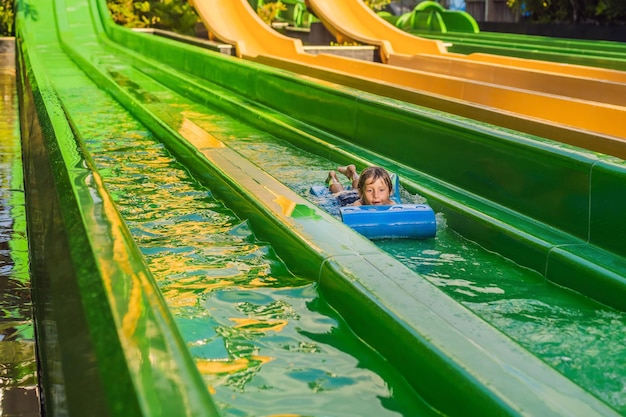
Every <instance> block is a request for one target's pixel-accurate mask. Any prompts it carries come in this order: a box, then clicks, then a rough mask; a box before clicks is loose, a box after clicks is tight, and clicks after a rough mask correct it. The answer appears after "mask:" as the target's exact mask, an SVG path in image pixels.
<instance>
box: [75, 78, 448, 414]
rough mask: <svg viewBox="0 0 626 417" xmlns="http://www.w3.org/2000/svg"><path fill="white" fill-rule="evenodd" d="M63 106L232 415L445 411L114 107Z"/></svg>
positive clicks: (99, 101) (95, 103)
mask: <svg viewBox="0 0 626 417" xmlns="http://www.w3.org/2000/svg"><path fill="white" fill-rule="evenodd" d="M64 101H65V103H66V104H67V105H68V108H69V109H70V111H71V112H72V116H73V118H74V120H75V121H76V122H77V125H78V126H79V129H80V132H81V134H82V135H83V136H84V137H85V138H87V148H88V150H89V152H90V153H91V154H92V156H93V159H94V161H95V163H96V165H97V167H98V169H99V171H100V173H101V174H102V177H103V178H104V180H105V182H106V186H107V189H108V190H109V191H110V193H111V195H112V196H113V198H114V199H115V201H116V204H117V205H118V209H119V210H120V212H121V214H122V216H123V217H124V219H125V221H126V222H127V224H128V225H129V228H130V229H131V232H132V234H133V236H134V238H135V240H136V241H137V243H138V245H139V246H140V249H141V251H142V252H143V254H144V255H145V257H146V260H147V262H148V263H149V266H150V269H151V271H152V273H153V275H154V276H155V278H156V279H157V280H158V283H159V286H160V287H161V289H162V292H163V294H164V296H165V298H166V301H167V303H168V306H169V308H170V310H171V312H172V314H173V316H174V318H175V320H176V322H177V324H178V326H179V328H180V330H181V332H182V334H183V337H184V338H185V340H186V342H187V344H188V346H189V349H190V351H191V353H192V355H193V356H194V358H195V359H196V363H197V366H198V369H199V371H200V372H201V373H202V375H203V376H204V378H205V380H206V383H207V385H208V387H209V389H210V390H211V392H212V393H213V394H214V399H215V400H216V402H217V403H218V405H219V406H220V408H221V409H222V410H223V412H224V414H225V415H232V416H247V415H250V416H252V415H255V416H256V415H273V414H274V415H279V414H294V415H310V416H316V415H335V416H348V415H355V413H356V415H367V414H369V415H372V413H373V414H374V415H380V416H384V415H415V416H427V415H434V414H436V412H434V411H433V410H432V409H431V408H430V407H429V406H428V405H427V404H425V403H424V402H423V400H422V399H421V398H419V397H418V396H417V395H416V394H415V392H414V391H412V390H411V389H410V388H409V387H408V386H407V384H406V382H405V381H404V380H403V379H402V378H401V377H400V376H399V375H398V374H397V372H396V371H394V370H393V369H390V368H389V366H388V364H387V363H386V362H385V361H384V360H383V359H382V358H380V357H379V356H377V354H375V353H374V352H371V351H370V350H369V349H368V348H367V347H366V346H364V345H363V344H362V343H361V342H360V341H359V340H358V339H357V338H356V337H355V336H354V335H353V334H352V333H351V332H350V331H349V329H348V328H347V326H345V324H344V323H343V322H342V321H341V320H340V319H339V318H338V316H337V315H336V314H335V313H334V311H332V310H331V309H330V308H329V307H328V306H327V305H326V303H325V302H324V301H323V300H321V299H320V297H319V293H318V292H317V287H316V285H315V284H314V283H312V282H311V280H309V279H305V278H302V277H297V276H294V275H293V274H291V273H290V272H289V270H288V269H287V267H286V265H285V264H284V263H283V262H282V261H281V260H280V259H279V258H278V257H277V256H276V254H275V253H274V251H273V249H272V247H271V246H268V245H267V244H264V243H263V242H260V241H259V240H258V239H256V237H255V236H254V234H253V232H252V230H251V229H250V227H249V225H248V224H247V222H245V221H242V220H240V219H238V218H237V217H236V216H235V215H234V214H233V213H232V212H231V211H230V210H229V209H227V208H226V207H224V206H223V205H222V204H221V203H220V202H219V201H217V200H215V199H214V198H213V196H212V195H211V193H210V191H209V190H207V189H206V188H204V187H203V186H201V185H200V184H198V183H197V182H196V181H195V180H194V179H193V177H192V176H190V175H189V173H188V172H187V171H186V170H185V169H184V168H183V167H181V166H180V165H179V164H178V163H177V162H176V161H175V159H174V158H172V157H171V156H170V155H169V154H168V152H167V151H166V150H165V149H164V148H163V146H162V145H161V144H159V143H158V142H157V141H156V140H154V139H153V138H152V137H151V136H150V134H148V133H146V132H144V131H142V130H141V128H140V126H138V125H137V124H136V122H134V121H133V120H132V119H128V118H127V116H125V114H123V113H122V112H120V111H119V107H118V106H117V105H116V104H115V103H112V102H111V101H110V99H108V98H107V97H103V96H98V95H95V96H90V97H89V100H88V101H87V100H86V99H85V97H84V95H83V94H82V92H73V91H71V90H70V91H67V92H66V95H65V97H64ZM95 108H98V109H100V108H106V109H108V110H107V113H106V114H99V113H97V112H94V109H95ZM95 114H97V116H96V115H95ZM301 211H302V210H299V209H298V207H294V208H293V210H291V215H307V213H306V212H301ZM316 339H318V340H319V341H318V340H316ZM339 339H340V342H339V341H338V340H339Z"/></svg>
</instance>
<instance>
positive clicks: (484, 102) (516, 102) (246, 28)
mask: <svg viewBox="0 0 626 417" xmlns="http://www.w3.org/2000/svg"><path fill="white" fill-rule="evenodd" d="M240 3H242V4H243V6H242V5H241V4H240ZM194 7H196V9H197V10H198V11H199V13H200V15H201V17H202V19H203V22H204V23H205V25H206V26H207V28H209V30H211V31H213V32H215V34H216V36H217V37H219V38H222V39H238V40H239V42H240V44H244V45H246V44H247V42H248V38H249V37H251V35H250V34H251V33H253V32H255V31H257V30H258V31H259V32H260V33H264V36H265V35H268V36H270V35H271V33H270V32H268V27H267V25H265V24H264V23H262V22H261V21H260V19H258V17H257V16H256V13H255V12H254V11H253V10H252V8H251V7H250V6H249V5H248V4H247V2H246V1H245V0H234V1H227V2H224V1H221V0H197V1H195V3H194ZM216 8H223V9H236V10H235V11H232V12H229V13H228V15H229V16H231V17H232V18H233V20H231V21H230V22H229V23H230V24H229V25H224V24H223V23H222V22H218V21H217V20H218V19H216V15H215V14H212V10H215V9H216ZM222 13H224V12H222ZM253 28H254V29H253ZM218 30H223V32H218ZM275 36H276V37H277V39H280V40H283V39H284V36H282V35H279V34H277V33H275ZM293 41H294V42H295V40H293ZM255 42H256V41H254V40H252V43H255ZM294 45H295V43H294ZM246 51H247V52H248V53H249V54H250V55H251V56H256V58H254V59H255V60H257V61H259V62H265V63H268V64H272V65H276V66H281V67H283V68H285V69H289V70H294V71H299V72H302V73H305V74H306V73H312V72H314V73H315V76H318V77H325V78H326V79H332V80H333V81H337V78H338V77H337V75H338V74H337V72H338V73H339V78H342V77H343V76H348V77H356V78H357V80H355V81H354V82H352V85H351V86H352V87H358V85H359V84H360V83H359V80H362V81H363V82H362V83H361V85H362V87H363V88H365V87H367V85H368V83H369V82H371V81H374V82H379V83H381V84H383V85H391V86H392V87H395V88H396V89H405V90H406V91H404V92H400V93H398V94H397V95H396V97H398V96H400V95H403V96H404V97H403V99H405V100H406V99H408V100H410V98H409V97H410V96H411V95H412V94H413V93H415V94H416V95H420V94H426V95H434V96H435V97H437V96H439V97H441V96H443V97H448V98H450V100H451V102H450V105H449V106H447V108H448V109H449V110H450V111H451V112H454V111H453V109H455V110H456V109H458V107H457V106H456V105H457V104H458V102H460V103H461V104H462V105H461V107H464V106H463V104H466V105H469V106H478V107H482V108H485V107H486V108H493V109H498V110H499V112H500V113H503V115H502V116H498V115H495V116H494V117H495V118H501V119H502V120H501V122H502V123H503V124H504V126H506V127H512V128H519V129H521V130H522V131H528V130H524V129H529V128H530V126H531V125H532V124H533V123H536V122H538V121H539V122H540V123H541V121H545V122H548V123H549V124H550V125H551V127H548V128H547V129H546V130H550V129H552V128H553V127H554V126H563V127H564V128H566V129H567V128H572V129H574V130H580V131H583V132H589V134H590V135H591V136H590V137H589V139H590V140H591V138H592V137H593V138H594V139H593V140H596V139H595V137H596V136H597V135H600V136H608V137H613V138H618V139H619V140H621V139H623V138H626V126H623V125H622V124H619V123H609V122H607V121H610V120H619V119H621V118H622V117H623V116H624V113H625V112H626V108H623V107H622V106H617V105H611V104H604V103H602V102H597V101H587V100H581V99H570V98H568V97H564V96H558V95H551V94H542V93H538V92H534V91H530V90H524V89H519V88H514V87H507V86H503V85H499V84H493V83H488V82H480V81H473V80H471V79H469V78H459V77H453V76H447V75H439V74H433V73H430V72H425V71H418V70H411V69H405V68H400V67H394V66H389V65H381V64H376V63H370V62H365V61H359V60H354V59H349V58H343V57H338V56H332V55H326V54H320V55H310V54H306V53H305V54H301V53H298V52H297V51H296V48H295V46H294V47H290V48H287V49H284V50H283V49H281V48H280V47H274V44H273V43H272V40H271V38H270V39H267V40H266V43H265V44H264V46H263V49H260V50H256V51H252V50H251V48H250V47H249V46H246ZM325 71H329V72H325ZM333 72H334V74H333ZM469 76H470V75H468V77H469ZM470 78H471V77H470ZM532 82H534V81H533V80H532V78H531V83H532ZM585 82H589V83H591V84H592V85H593V83H594V82H595V81H592V80H586V81H585ZM555 85H556V84H555ZM570 85H571V84H570ZM564 86H567V84H564ZM620 88H621V87H620ZM372 89H376V93H378V94H385V93H384V91H385V88H384V87H382V88H376V87H370V88H369V90H368V91H372ZM593 90H595V88H592V89H591V91H590V93H589V94H594V93H593ZM389 91H390V92H391V91H393V88H391V89H389ZM388 94H393V93H388ZM616 97H617V100H619V99H621V96H620V95H617V96H616ZM398 98H399V97H398ZM596 98H598V97H597V96H596ZM455 101H457V102H455ZM412 102H414V103H415V102H418V99H417V98H415V97H414V98H413V100H412ZM440 110H444V111H446V106H445V105H443V106H441V108H440ZM465 110H466V111H467V114H469V113H471V112H472V110H471V109H470V110H468V109H467V108H465ZM467 114H464V115H467ZM506 114H509V115H513V116H515V115H519V117H520V119H522V120H521V122H520V123H516V124H515V126H512V125H511V124H507V123H508V121H507V117H506ZM523 118H527V119H529V121H530V123H529V124H527V125H526V126H527V127H526V128H525V127H524V125H525V123H524V120H523ZM483 120H484V119H483ZM491 120H493V118H492V119H491ZM494 124H499V123H494ZM530 133H533V134H537V133H538V132H537V131H532V132H530ZM563 137H565V138H567V135H563V134H561V135H560V136H559V135H555V136H553V137H551V138H552V139H554V140H560V139H561V138H563ZM607 140H608V141H611V139H607ZM590 146H593V145H590Z"/></svg>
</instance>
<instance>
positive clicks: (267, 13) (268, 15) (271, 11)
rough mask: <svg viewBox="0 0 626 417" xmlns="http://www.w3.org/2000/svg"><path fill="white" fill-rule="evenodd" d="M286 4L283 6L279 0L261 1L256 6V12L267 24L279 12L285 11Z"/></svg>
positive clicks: (269, 23) (270, 22)
mask: <svg viewBox="0 0 626 417" xmlns="http://www.w3.org/2000/svg"><path fill="white" fill-rule="evenodd" d="M286 11H287V6H285V5H284V4H283V3H282V2H281V1H280V0H278V1H276V2H267V3H263V4H262V5H261V6H259V7H257V10H256V12H257V14H258V15H259V17H260V18H261V19H262V20H263V21H264V22H265V23H267V24H268V25H271V24H272V22H273V21H274V20H276V17H277V16H278V14H279V13H280V12H286Z"/></svg>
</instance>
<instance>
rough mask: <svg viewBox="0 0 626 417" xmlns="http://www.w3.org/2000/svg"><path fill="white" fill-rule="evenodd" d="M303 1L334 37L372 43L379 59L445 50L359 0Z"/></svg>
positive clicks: (341, 41) (339, 39)
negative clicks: (404, 28) (399, 25)
mask: <svg viewBox="0 0 626 417" xmlns="http://www.w3.org/2000/svg"><path fill="white" fill-rule="evenodd" d="M305 3H306V5H307V7H309V8H311V9H312V10H313V12H314V13H315V15H316V16H317V17H318V18H319V19H320V20H321V21H322V23H323V24H324V26H326V28H327V29H328V30H329V31H330V33H332V34H333V36H335V38H336V39H337V41H339V42H340V43H343V42H347V41H358V42H361V43H365V44H368V45H376V46H378V48H379V50H380V58H381V60H382V61H383V62H387V60H388V59H389V57H390V56H391V55H392V54H407V55H412V54H416V53H417V51H419V52H420V53H426V54H442V53H445V52H446V48H445V46H444V44H443V42H441V41H438V40H431V39H424V38H419V37H417V36H413V35H410V34H408V33H407V32H405V31H403V30H400V29H398V28H397V27H395V26H393V25H392V24H390V23H388V22H387V21H385V20H384V19H381V18H379V17H378V16H377V15H376V13H374V12H373V11H372V10H371V9H370V8H369V7H368V6H367V5H366V4H365V2H363V1H362V0H353V1H343V0H305Z"/></svg>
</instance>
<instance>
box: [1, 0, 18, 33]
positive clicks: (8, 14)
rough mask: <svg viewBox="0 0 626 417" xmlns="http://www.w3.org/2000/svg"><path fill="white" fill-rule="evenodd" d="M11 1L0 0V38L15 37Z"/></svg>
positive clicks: (13, 13)
mask: <svg viewBox="0 0 626 417" xmlns="http://www.w3.org/2000/svg"><path fill="white" fill-rule="evenodd" d="M14 23H15V12H14V10H13V0H0V36H14V35H15V27H14Z"/></svg>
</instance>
